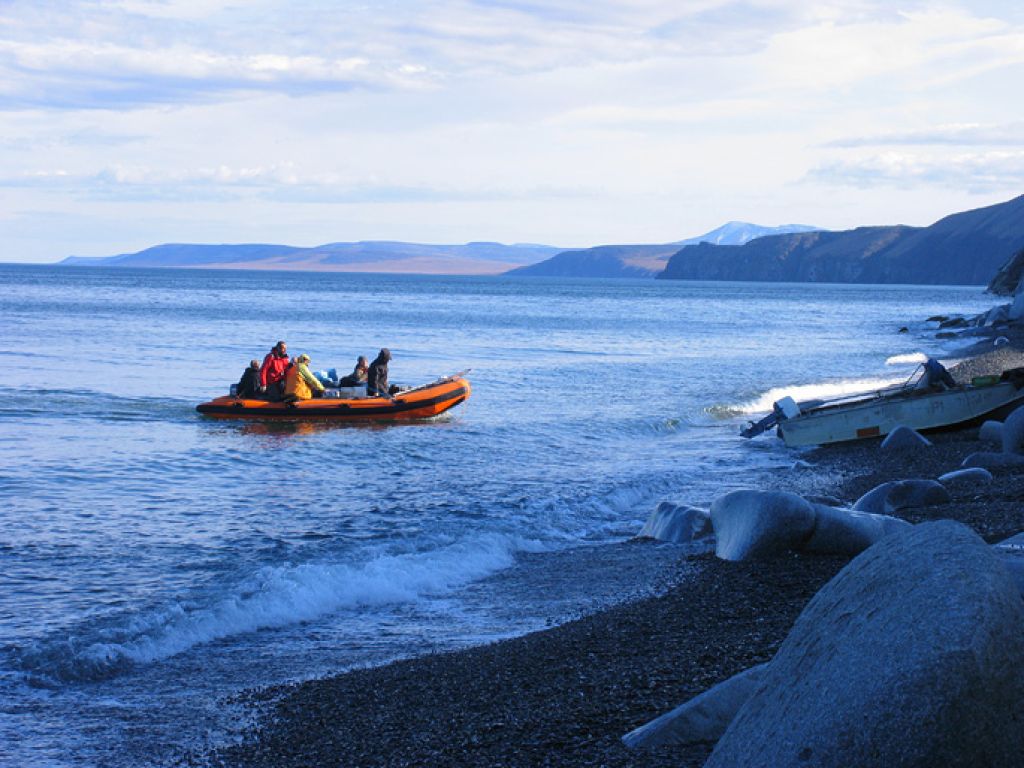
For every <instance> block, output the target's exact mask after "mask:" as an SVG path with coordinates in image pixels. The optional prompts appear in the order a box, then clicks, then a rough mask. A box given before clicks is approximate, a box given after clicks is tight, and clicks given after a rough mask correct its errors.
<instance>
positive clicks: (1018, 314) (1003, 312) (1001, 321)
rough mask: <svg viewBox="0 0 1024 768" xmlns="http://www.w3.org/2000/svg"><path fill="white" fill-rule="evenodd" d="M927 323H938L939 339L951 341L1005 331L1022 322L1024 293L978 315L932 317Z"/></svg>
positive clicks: (937, 335)
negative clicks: (967, 335)
mask: <svg viewBox="0 0 1024 768" xmlns="http://www.w3.org/2000/svg"><path fill="white" fill-rule="evenodd" d="M928 321H929V322H934V323H938V328H939V332H938V333H937V334H936V337H937V338H940V339H952V338H956V337H957V336H960V335H963V334H969V333H978V332H979V331H981V332H989V331H1001V330H1002V331H1005V330H1009V329H1010V328H1012V327H1014V326H1019V325H1021V324H1022V321H1024V292H1018V293H1017V294H1016V295H1015V296H1014V297H1013V301H1011V302H1008V303H1006V304H998V305H996V306H994V307H992V308H991V309H989V310H987V311H985V312H982V313H981V314H978V315H973V316H964V315H951V316H947V315H934V316H932V317H929V318H928Z"/></svg>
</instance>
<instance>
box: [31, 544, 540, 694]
mask: <svg viewBox="0 0 1024 768" xmlns="http://www.w3.org/2000/svg"><path fill="white" fill-rule="evenodd" d="M540 549H543V548H542V547H541V546H540V545H539V544H537V543H535V542H532V541H529V540H515V539H513V538H511V537H508V536H502V535H489V536H485V537H482V538H480V539H476V540H474V541H472V542H464V541H463V542H457V543H453V544H450V545H448V546H446V547H443V548H441V549H438V550H433V551H430V552H419V553H410V554H402V555H387V556H381V557H378V558H376V559H374V560H372V561H370V562H368V563H366V564H364V565H362V566H351V565H344V564H338V563H321V564H314V563H308V564H302V565H283V566H268V567H265V568H262V569H261V570H260V571H259V572H258V573H257V574H255V575H254V576H252V577H251V578H249V579H247V580H246V581H245V582H243V583H241V584H238V585H237V586H236V588H235V589H234V590H233V591H232V594H230V595H228V596H224V597H221V598H220V599H218V600H216V601H214V602H212V603H211V604H207V605H205V606H203V605H188V604H186V603H184V602H175V603H173V604H171V605H165V606H163V607H161V608H160V609H155V610H152V611H149V612H145V613H142V614H140V615H136V616H133V617H131V618H130V619H128V620H127V621H125V620H124V619H122V620H121V622H120V623H119V625H118V626H115V627H111V628H108V629H104V630H101V631H99V632H96V631H92V632H87V633H86V634H85V635H84V636H77V637H76V636H74V635H72V636H71V637H69V638H67V639H61V640H59V641H54V640H50V641H43V642H41V643H37V644H36V645H34V646H33V647H31V648H27V649H25V650H24V651H23V652H22V653H21V654H19V655H20V656H21V658H20V664H19V666H20V667H21V668H22V670H24V671H25V672H28V673H30V674H32V675H38V676H41V677H42V678H44V679H47V678H48V679H56V680H60V681H71V680H98V679H104V678H108V677H112V676H114V675H116V674H119V673H121V672H124V671H126V670H128V669H130V668H132V667H133V666H134V665H136V664H145V663H150V662H155V661H161V660H163V659H167V658H170V657H172V656H175V655H177V654H179V653H182V652H184V651H187V650H189V649H190V648H193V647H195V646H197V645H201V644H204V643H209V642H213V641H216V640H221V639H223V638H227V637H231V636H235V635H240V634H243V633H247V632H253V631H256V630H261V629H269V628H277V627H285V626H288V625H291V624H297V623H300V622H304V621H312V620H315V619H317V618H319V617H321V616H324V615H326V614H328V613H331V612H335V611H339V610H345V609H352V608H357V607H360V606H373V605H385V604H394V603H409V602H415V601H417V600H419V599H420V598H423V597H430V596H437V595H443V594H447V593H449V592H450V591H452V590H453V589H455V588H457V587H459V586H461V585H464V584H467V583H469V582H472V581H475V580H478V579H481V578H484V577H486V576H489V575H491V574H493V573H495V572H497V571H499V570H501V569H504V568H507V567H509V566H510V565H511V564H512V562H513V560H514V557H515V552H516V551H517V550H540Z"/></svg>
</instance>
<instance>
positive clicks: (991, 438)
mask: <svg viewBox="0 0 1024 768" xmlns="http://www.w3.org/2000/svg"><path fill="white" fill-rule="evenodd" d="M978 439H979V440H981V441H982V442H985V443H996V444H997V445H1002V444H1003V422H1001V421H986V422H983V423H982V425H981V427H980V428H979V429H978Z"/></svg>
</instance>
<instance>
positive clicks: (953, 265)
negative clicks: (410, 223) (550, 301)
mask: <svg viewBox="0 0 1024 768" xmlns="http://www.w3.org/2000/svg"><path fill="white" fill-rule="evenodd" d="M1022 249H1024V195H1022V196H1020V197H1017V198H1014V199H1013V200H1009V201H1007V202H1005V203H999V204H997V205H991V206H988V207H986V208H978V209H976V210H972V211H965V212H963V213H955V214H953V215H951V216H947V217H945V218H944V219H940V220H939V221H937V222H935V223H934V224H932V225H931V226H928V227H909V226H902V225H897V226H882V227H859V228H857V229H851V230H847V231H844V232H830V231H825V230H820V229H816V228H814V227H808V226H803V225H788V226H783V227H761V226H758V225H756V224H748V223H745V222H737V221H733V222H729V223H728V224H725V225H723V226H721V227H719V228H718V229H714V230H712V231H711V232H707V233H705V234H703V235H700V236H698V237H692V238H689V239H687V240H681V241H678V242H673V243H664V244H660V245H649V244H646V245H645V244H639V245H600V246H596V247H593V248H582V249H571V250H566V249H564V248H556V247H554V246H549V245H534V244H515V245H503V244H502V243H489V242H479V243H466V244H464V245H424V244H420V243H402V242H390V241H365V242H357V243H328V244H326V245H318V246H315V247H313V248H297V247H294V246H288V245H266V244H255V245H254V244H247V245H183V244H168V245H158V246H155V247H153V248H147V249H146V250H143V251H139V252H138V253H125V254H121V255H119V256H109V257H99V258H82V257H74V256H72V257H69V258H67V259H65V260H64V261H63V262H61V263H62V264H68V265H76V266H83V265H90V266H107V267H109V266H114V267H191V268H207V269H214V268H222V269H223V268H235V269H267V270H272V269H290V270H310V271H315V270H320V271H338V272H389V273H418V274H464V275H497V274H502V273H507V274H510V275H523V276H547V277H658V278H662V279H667V280H673V279H674V280H753V281H775V282H836V283H917V284H950V285H957V284H959V285H985V284H987V283H989V281H990V280H994V282H993V290H1000V291H1004V292H1005V291H1007V290H1013V287H1009V283H1011V282H1012V283H1013V286H1016V282H1017V280H1018V279H1019V277H1020V275H1021V274H1022V273H1024V256H1021V257H1020V258H1019V260H1018V261H1016V262H1013V261H1011V257H1012V256H1013V255H1014V254H1015V253H1017V252H1019V251H1021V250H1022ZM1001 267H1002V268H1003V272H1002V273H1000V274H1001V276H1000V277H998V278H996V279H994V278H993V275H996V273H997V270H1000V268H1001Z"/></svg>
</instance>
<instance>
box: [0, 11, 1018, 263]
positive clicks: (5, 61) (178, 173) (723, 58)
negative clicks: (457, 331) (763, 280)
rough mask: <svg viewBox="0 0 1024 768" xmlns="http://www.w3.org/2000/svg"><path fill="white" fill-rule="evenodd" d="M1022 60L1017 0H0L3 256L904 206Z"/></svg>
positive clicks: (1003, 195) (981, 133) (931, 209)
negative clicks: (170, 244) (367, 0)
mask: <svg viewBox="0 0 1024 768" xmlns="http://www.w3.org/2000/svg"><path fill="white" fill-rule="evenodd" d="M1022 83H1024V3H1021V2H1020V1H1019V0H978V1H977V2H965V1H963V0H960V1H959V2H958V1H956V0H953V1H951V2H942V1H941V0H934V1H929V2H915V1H914V0H908V2H902V3H900V2H888V1H887V2H873V1H871V0H813V1H812V2H803V1H802V0H792V1H789V0H743V1H741V2H732V1H730V0H669V1H666V2H662V1H661V0H634V1H633V2H611V1H609V0H543V2H541V1H540V0H522V1H520V0H495V1H493V2H483V1H477V2H474V1H473V0H381V1H380V2H373V3H357V2H346V1H344V0H339V1H337V2H328V1H327V0H293V1H291V2H269V1H267V0H246V1H245V2H239V3H231V2H230V0H229V1H228V2H223V1H222V2H207V1H206V0H180V1H176V0H166V1H164V0H95V1H94V2H47V1H46V0H32V1H31V2H22V1H21V0H0V261H8V262H12V261H13V262H52V261H57V260H59V259H62V258H64V257H65V256H69V255H79V256H103V255H113V254H117V253H127V252H133V251H137V250H140V249H142V248H146V247H149V246H151V245H156V244H158V243H165V242H188V243H244V242H261V243H284V244H289V245H298V246H312V245H318V244H322V243H328V242H339V241H354V240H406V241H414V242H427V243H462V242H467V241H473V240H490V241H500V242H505V243H514V242H529V243H544V244H548V245H555V246H560V247H583V246H589V245H597V244H601V243H662V242H671V241H675V240H680V239H683V238H687V237H691V236H695V235H699V234H701V233H703V232H706V231H708V230H711V229H713V228H715V227H717V226H719V225H721V224H723V223H725V222H726V221H730V220H742V221H750V222H754V223H757V224H762V225H771V226H774V225H779V224H791V223H798V224H810V225H815V226H820V227H825V228H829V229H846V228H850V227H854V226H860V225H868V224H914V225H927V224H930V223H931V222H933V221H935V220H937V219H939V218H941V217H942V216H945V215H947V214H949V213H953V212H956V211H960V210H966V209H970V208H977V207H980V206H984V205H990V204H992V203H997V202H1001V201H1004V200H1008V199H1010V198H1013V197H1016V196H1017V195H1019V194H1022V193H1024V99H1022V98H1021V95H1022V85H1021V84H1022Z"/></svg>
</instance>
